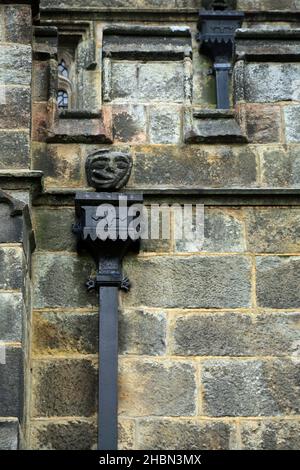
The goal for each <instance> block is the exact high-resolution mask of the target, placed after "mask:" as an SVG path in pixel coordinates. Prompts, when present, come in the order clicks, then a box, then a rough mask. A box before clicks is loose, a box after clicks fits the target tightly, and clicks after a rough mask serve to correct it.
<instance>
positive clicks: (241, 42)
mask: <svg viewBox="0 0 300 470" xmlns="http://www.w3.org/2000/svg"><path fill="white" fill-rule="evenodd" d="M235 42H236V50H235V54H236V58H237V59H238V60H239V59H246V60H272V61H281V62H282V61H289V60H294V61H299V60H300V29H299V28H295V29H288V28H278V27H275V28H271V29H269V28H268V29H261V28H241V29H238V30H237V31H236V41H235Z"/></svg>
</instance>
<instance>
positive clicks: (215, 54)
mask: <svg viewBox="0 0 300 470" xmlns="http://www.w3.org/2000/svg"><path fill="white" fill-rule="evenodd" d="M243 19H244V13H242V12H238V11H233V10H227V9H226V10H202V11H200V12H199V23H198V29H199V30H201V33H199V34H198V40H199V41H201V44H200V53H202V54H204V55H207V56H208V57H210V58H211V59H212V61H213V67H212V72H211V73H212V74H213V75H215V77H216V95H217V108H218V109H229V108H230V96H229V84H230V73H231V69H232V60H233V52H234V40H235V32H236V30H237V29H238V28H240V27H241V26H242V22H243Z"/></svg>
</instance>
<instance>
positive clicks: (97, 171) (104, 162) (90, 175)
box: [86, 150, 132, 190]
mask: <svg viewBox="0 0 300 470" xmlns="http://www.w3.org/2000/svg"><path fill="white" fill-rule="evenodd" d="M131 170H132V157H131V156H130V155H129V154H127V153H122V152H112V151H110V150H98V151H97V152H95V153H93V154H91V155H89V156H88V157H87V160H86V174H87V180H88V184H89V186H93V187H94V188H96V189H97V190H110V189H111V190H113V189H120V188H122V187H123V186H125V184H126V183H127V181H128V179H129V177H130V173H131Z"/></svg>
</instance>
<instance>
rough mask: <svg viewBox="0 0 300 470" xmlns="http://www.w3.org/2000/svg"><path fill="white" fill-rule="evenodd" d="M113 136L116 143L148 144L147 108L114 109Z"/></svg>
mask: <svg viewBox="0 0 300 470" xmlns="http://www.w3.org/2000/svg"><path fill="white" fill-rule="evenodd" d="M113 135H114V141H115V142H116V143H120V142H131V143H143V142H146V108H145V106H142V105H128V106H122V105H119V106H116V105H114V107H113Z"/></svg>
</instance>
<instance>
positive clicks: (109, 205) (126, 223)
mask: <svg viewBox="0 0 300 470" xmlns="http://www.w3.org/2000/svg"><path fill="white" fill-rule="evenodd" d="M123 157H124V158H123ZM126 161H127V168H126V164H125V163H124V162H126ZM120 162H122V165H121V164H120ZM120 167H122V171H121V172H120ZM131 167H132V162H131V158H130V157H129V156H128V155H125V156H124V155H122V154H121V155H120V154H117V153H113V152H107V151H105V152H97V153H96V154H94V155H92V156H90V157H88V159H87V166H86V168H87V177H88V182H89V184H90V185H91V186H95V187H96V189H103V188H105V189H107V188H109V189H113V188H115V189H118V187H119V186H120V185H123V184H124V182H126V181H127V179H128V178H129V175H130V171H131ZM125 170H126V177H125V178H124V171H125ZM108 176H109V177H110V180H109V179H108ZM121 176H122V178H123V181H122V182H120V178H121ZM108 181H109V183H108ZM125 201H126V207H125V204H124V202H125ZM142 203H143V197H142V195H140V194H132V193H117V192H79V193H77V194H76V197H75V212H76V224H75V225H74V227H73V232H74V233H75V234H76V235H77V240H78V251H79V252H81V251H82V250H86V251H88V253H90V254H91V255H92V257H93V258H94V260H95V263H96V267H97V274H96V277H95V278H94V279H89V280H88V281H87V284H86V286H87V289H88V291H91V290H96V291H97V292H98V293H99V390H98V392H99V393H98V396H99V398H98V450H116V449H117V448H118V311H119V308H118V307H119V290H120V289H122V290H124V291H128V290H129V289H130V282H129V280H128V278H126V277H124V276H123V274H122V260H123V258H124V256H125V255H126V254H127V253H128V252H129V251H133V252H136V253H137V252H138V251H139V245H140V240H139V234H136V236H135V237H133V236H132V234H131V236H130V235H129V230H128V229H129V227H130V224H131V223H132V222H133V221H134V219H135V216H133V215H132V216H128V211H130V208H131V209H132V206H133V205H137V204H138V205H139V206H140V205H141V204H142ZM139 206H137V207H139ZM99 208H100V211H99ZM107 210H110V211H112V213H113V214H114V216H113V217H111V218H109V217H107V215H108V212H107ZM125 210H126V213H125V212H124V211H125ZM110 215H111V212H110ZM138 215H139V214H138ZM104 221H105V223H103V222H104ZM106 222H107V224H106ZM99 223H100V224H101V227H105V228H106V230H107V231H106V232H105V236H104V235H103V231H101V230H99ZM105 237H106V238H105Z"/></svg>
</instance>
